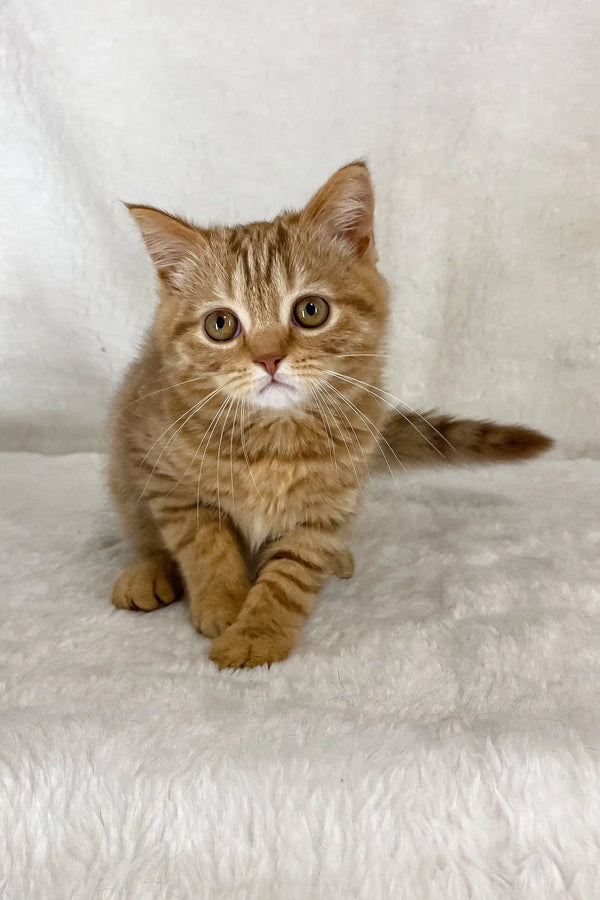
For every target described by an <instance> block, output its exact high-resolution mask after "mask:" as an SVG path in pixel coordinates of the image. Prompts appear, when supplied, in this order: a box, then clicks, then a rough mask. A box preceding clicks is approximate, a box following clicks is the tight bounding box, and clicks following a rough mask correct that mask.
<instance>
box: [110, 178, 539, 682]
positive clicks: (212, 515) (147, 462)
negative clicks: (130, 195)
mask: <svg viewBox="0 0 600 900" xmlns="http://www.w3.org/2000/svg"><path fill="white" fill-rule="evenodd" d="M129 209H130V212H131V215H132V216H133V217H134V219H135V220H136V222H137V225H138V227H139V229H140V231H141V234H142V237H143V239H144V241H145V243H146V246H147V248H148V252H149V254H150V256H151V258H152V261H153V263H154V266H155V268H156V270H157V273H158V276H159V280H160V304H159V306H158V309H157V311H156V316H155V319H154V324H153V326H152V329H151V331H150V333H149V335H148V337H147V340H146V343H145V346H144V348H143V350H142V353H141V355H140V357H139V358H138V359H137V361H136V362H135V363H134V364H133V366H132V367H131V369H130V370H129V372H128V373H127V375H126V377H125V380H124V383H123V385H122V387H121V389H120V391H119V393H118V396H117V399H116V402H115V405H114V410H113V425H112V450H111V460H110V485H111V489H112V493H113V496H114V498H115V500H116V503H117V506H118V508H119V510H120V513H121V516H122V519H123V523H124V525H125V529H126V531H127V533H128V535H129V537H130V538H131V541H132V544H133V546H134V549H135V551H136V554H137V561H136V562H134V563H133V565H132V566H131V567H130V568H129V569H127V571H126V572H124V573H123V574H122V575H121V577H120V578H119V579H118V581H117V582H116V584H115V587H114V591H113V603H114V604H115V606H117V607H119V608H121V609H134V610H144V611H149V610H153V609H158V608H160V607H162V606H165V605H166V604H169V603H172V602H173V601H174V600H177V599H178V598H180V597H181V596H182V594H183V592H184V590H185V591H187V595H188V597H189V603H190V619H191V621H192V624H193V625H194V626H195V627H196V628H197V629H198V630H199V631H201V632H202V633H203V634H205V635H208V636H209V637H211V638H213V642H212V648H211V652H210V656H211V659H213V660H214V661H215V662H216V663H217V664H218V665H219V666H220V667H224V666H230V667H234V668H237V667H242V666H259V665H262V664H263V663H272V662H275V661H277V660H282V659H285V658H286V657H287V655H288V654H289V652H290V650H291V648H292V647H293V645H294V642H295V640H296V638H297V636H298V633H299V631H300V629H301V628H302V625H303V623H304V621H305V619H306V618H307V616H308V615H309V613H310V611H311V609H312V608H313V606H314V605H315V602H316V600H317V597H318V594H319V591H320V589H321V587H322V585H323V583H324V582H325V580H326V579H327V577H328V576H331V575H337V576H339V577H341V578H349V577H350V576H351V575H352V571H353V560H352V556H351V554H350V552H349V550H348V549H347V534H348V527H349V524H350V521H351V518H352V515H353V513H354V510H355V508H356V505H357V496H358V494H359V491H358V487H359V484H360V483H361V482H362V481H363V480H364V478H365V475H366V473H367V469H368V468H369V466H371V465H372V464H374V463H375V460H376V457H377V455H380V457H381V459H383V460H385V465H389V466H390V467H391V466H393V465H398V464H402V463H414V462H423V463H434V462H437V461H445V460H446V461H461V460H464V461H478V460H500V461H503V460H511V459H523V458H525V457H528V456H534V455H535V454H537V453H539V452H541V451H543V450H545V449H546V448H547V447H549V446H550V444H551V442H550V440H549V439H548V438H546V437H544V436H543V435H540V434H538V433H537V432H534V431H529V430H527V429H523V428H518V427H504V426H501V425H494V424H491V423H485V422H483V423H480V422H469V421H453V420H452V419H449V418H446V417H442V418H440V417H436V418H430V419H429V420H428V419H426V418H425V417H423V416H421V415H420V414H412V413H411V415H409V416H405V415H404V414H403V413H401V412H399V411H394V412H392V414H391V416H390V414H389V412H388V407H389V406H390V404H389V403H387V401H386V399H385V398H386V396H388V395H387V393H386V392H385V391H383V390H382V389H381V387H380V384H381V372H382V364H383V355H382V349H383V347H384V344H385V339H386V334H387V327H388V312H389V301H388V289H387V285H386V282H385V281H384V279H383V277H382V276H381V275H380V274H379V272H378V271H377V268H376V265H375V263H376V254H375V246H374V242H373V211H374V197H373V189H372V185H371V179H370V176H369V172H368V170H367V168H366V166H365V165H363V164H362V163H353V164H351V165H349V166H346V167H344V168H342V169H340V170H339V171H338V172H336V173H335V175H333V177H332V178H330V180H329V181H328V182H327V183H326V184H325V185H324V187H322V188H321V189H320V190H319V191H318V192H317V193H316V194H315V196H314V197H313V198H312V199H311V200H310V202H309V203H308V205H307V206H306V207H305V208H304V209H303V210H302V211H301V212H300V213H287V212H286V213H283V214H282V215H281V216H278V217H277V218H276V219H274V220H273V221H272V222H255V223H253V224H251V225H244V226H238V227H234V228H211V229H204V228H198V227H196V226H194V225H191V224H190V223H188V222H185V221H183V220H182V219H178V218H175V217H172V216H169V215H167V214H166V213H163V212H160V211H159V210H157V209H154V208H152V207H146V206H130V207H129Z"/></svg>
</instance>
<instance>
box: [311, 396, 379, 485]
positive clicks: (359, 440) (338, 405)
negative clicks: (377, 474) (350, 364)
mask: <svg viewBox="0 0 600 900" xmlns="http://www.w3.org/2000/svg"><path fill="white" fill-rule="evenodd" d="M318 383H319V385H320V386H321V388H325V387H327V386H328V385H327V382H326V381H322V380H321V379H319V382H318ZM323 393H324V392H323ZM324 395H325V394H324ZM327 396H328V397H329V400H330V401H331V402H332V403H333V404H334V406H335V408H336V409H337V410H338V411H339V413H340V415H341V416H343V418H344V420H345V421H346V422H347V424H348V427H349V428H350V430H351V431H352V434H353V435H354V439H355V441H356V443H357V445H358V447H359V449H360V452H361V454H362V458H363V462H364V464H365V468H366V470H367V474H368V476H369V479H371V478H372V476H371V467H370V466H369V463H368V460H367V457H366V454H365V450H364V447H363V442H362V441H361V439H360V438H359V436H358V435H357V433H356V428H355V427H354V425H353V424H352V421H351V419H350V418H349V417H348V414H347V413H346V411H345V410H344V409H343V407H342V405H341V403H340V402H339V400H337V399H336V398H335V397H334V396H333V395H331V394H328V395H327Z"/></svg>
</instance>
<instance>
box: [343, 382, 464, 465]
mask: <svg viewBox="0 0 600 900" xmlns="http://www.w3.org/2000/svg"><path fill="white" fill-rule="evenodd" d="M326 372H327V373H328V374H329V375H335V376H336V378H343V379H344V381H347V382H348V383H349V384H355V385H356V386H357V387H361V388H362V389H363V390H365V391H366V392H367V393H368V394H371V395H372V396H373V397H376V398H377V399H378V400H382V401H383V402H384V403H387V405H388V406H389V407H390V409H393V410H394V412H397V413H399V415H401V416H402V418H403V419H404V420H405V421H406V422H408V424H409V425H410V426H411V428H414V429H415V431H416V432H417V434H419V435H420V436H421V437H422V438H423V440H424V441H425V442H426V443H427V444H429V446H430V447H431V448H432V450H435V452H436V453H439V455H440V456H441V457H442V458H443V457H444V454H443V453H442V451H441V450H440V449H439V448H438V447H436V446H435V444H432V443H431V441H430V440H429V438H428V437H427V436H426V435H424V434H423V432H422V431H421V430H420V429H419V428H417V426H416V425H415V423H414V422H413V421H411V419H409V418H408V416H405V415H404V413H403V412H402V410H400V409H398V408H397V407H395V406H393V404H391V403H390V402H389V400H386V397H383V396H379V394H376V393H374V392H375V391H379V392H380V394H386V395H387V396H388V397H391V398H392V399H393V400H394V401H395V402H396V403H401V404H402V406H406V408H407V409H408V410H409V411H410V412H412V413H413V414H414V415H416V416H418V417H419V418H420V419H422V420H423V422H425V424H426V425H428V426H429V427H430V428H431V430H432V431H435V433H436V434H437V435H439V437H441V438H442V439H443V440H444V441H445V442H446V443H447V444H448V446H449V447H451V448H452V450H456V447H454V446H453V445H452V444H451V443H450V441H449V440H448V438H446V437H444V435H443V434H442V433H441V431H438V429H437V428H436V427H435V425H433V424H432V423H431V422H430V421H429V420H428V419H427V418H426V417H425V416H424V415H422V413H420V412H417V410H416V409H413V408H412V406H410V405H409V404H408V403H405V402H404V401H403V400H400V398H399V397H396V396H395V395H394V394H392V393H390V391H385V390H384V389H383V388H380V387H376V385H374V384H368V383H367V382H366V381H359V379H358V378H352V377H351V376H350V375H341V374H340V373H339V372H334V371H333V370H331V369H326ZM371 389H372V390H371Z"/></svg>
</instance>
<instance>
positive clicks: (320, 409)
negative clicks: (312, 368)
mask: <svg viewBox="0 0 600 900" xmlns="http://www.w3.org/2000/svg"><path fill="white" fill-rule="evenodd" d="M308 387H309V390H310V391H311V394H312V397H313V400H314V402H315V405H316V406H317V409H318V412H319V415H320V417H321V420H322V422H323V424H324V425H325V428H326V431H327V439H328V441H329V455H330V457H331V462H332V464H333V466H334V467H335V471H336V475H337V477H338V481H339V480H340V472H339V469H338V465H337V459H336V457H335V455H334V454H335V443H334V440H333V432H332V431H331V428H330V427H329V422H328V420H327V416H326V414H325V413H324V410H323V407H322V405H321V403H320V401H319V398H318V396H317V394H316V391H314V390H313V389H312V388H311V387H310V385H309V386H308Z"/></svg>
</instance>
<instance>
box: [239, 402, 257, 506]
mask: <svg viewBox="0 0 600 900" xmlns="http://www.w3.org/2000/svg"><path fill="white" fill-rule="evenodd" d="M245 424H246V399H245V398H242V415H241V417H240V437H241V441H242V452H243V454H244V459H245V460H246V465H247V466H248V474H249V475H250V478H251V479H252V484H253V485H254V487H255V488H256V493H257V494H258V495H259V497H261V496H262V494H261V492H260V491H259V489H258V485H257V483H256V481H255V479H254V473H253V471H252V468H251V466H250V460H249V459H248V451H247V450H246V438H245V435H244V427H245Z"/></svg>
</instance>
